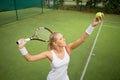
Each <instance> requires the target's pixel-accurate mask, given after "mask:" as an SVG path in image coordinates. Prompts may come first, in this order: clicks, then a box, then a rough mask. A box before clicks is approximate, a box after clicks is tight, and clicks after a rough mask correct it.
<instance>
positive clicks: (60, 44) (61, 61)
mask: <svg viewBox="0 0 120 80" xmlns="http://www.w3.org/2000/svg"><path fill="white" fill-rule="evenodd" d="M102 19H103V18H98V19H95V20H94V21H93V23H92V24H91V25H90V26H89V27H88V28H87V29H86V31H85V32H84V33H83V35H82V36H81V37H80V38H79V39H78V40H76V41H74V42H72V43H70V44H68V45H67V44H66V41H65V39H64V37H63V35H62V34H61V33H59V32H54V33H53V34H51V35H50V38H49V44H48V50H47V51H45V52H42V53H39V54H37V55H31V54H30V53H29V52H28V51H27V49H26V48H25V44H26V43H27V41H25V39H19V41H20V43H21V44H19V45H18V47H19V50H20V52H21V53H22V55H23V56H24V58H25V59H26V60H27V61H36V60H41V59H45V58H48V59H49V60H50V65H51V68H52V69H51V71H50V72H49V74H48V76H47V80H69V77H68V74H67V69H68V64H69V61H70V52H71V51H72V50H73V49H75V48H77V47H78V46H79V45H81V44H82V43H83V42H84V41H85V40H86V39H87V38H88V36H89V35H90V34H91V33H92V32H93V30H94V28H95V26H96V25H98V24H100V23H101V21H102Z"/></svg>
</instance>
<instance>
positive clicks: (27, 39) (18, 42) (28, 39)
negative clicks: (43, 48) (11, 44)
mask: <svg viewBox="0 0 120 80" xmlns="http://www.w3.org/2000/svg"><path fill="white" fill-rule="evenodd" d="M30 40H31V39H30V38H26V39H25V41H30ZM20 43H21V42H20V41H17V42H16V44H20Z"/></svg>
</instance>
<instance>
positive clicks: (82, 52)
mask: <svg viewBox="0 0 120 80" xmlns="http://www.w3.org/2000/svg"><path fill="white" fill-rule="evenodd" d="M8 14H9V12H8ZM9 16H10V14H9ZM3 17H5V16H3ZM94 17H95V13H87V12H76V11H63V10H50V11H48V12H45V13H43V14H37V15H34V16H30V17H27V18H24V19H20V20H18V21H12V22H10V23H7V24H3V25H0V51H1V52H0V80H46V76H47V74H48V72H49V71H50V63H49V60H48V59H44V60H41V61H36V62H27V61H26V60H25V59H24V57H23V56H22V55H21V53H20V52H19V50H18V47H17V45H16V41H17V40H18V39H20V38H27V37H29V36H31V35H32V34H33V33H34V30H35V29H36V28H37V27H42V26H45V27H48V28H50V29H51V30H53V31H55V32H61V33H62V34H63V35H64V37H65V39H66V41H67V43H70V42H72V41H75V40H77V39H78V38H79V37H80V36H81V35H82V34H83V33H84V32H85V30H86V28H87V27H88V26H89V25H90V24H91V23H92V21H93V19H94ZM99 26H100V25H98V26H97V27H96V28H95V30H94V32H93V33H92V35H90V36H89V38H88V39H87V40H86V41H85V43H83V44H82V45H81V46H79V47H78V48H77V49H75V50H73V51H72V53H71V60H70V64H69V68H68V75H69V77H70V80H80V77H81V75H82V71H83V69H84V67H85V64H86V61H87V59H88V56H89V53H90V51H91V48H92V44H93V43H94V39H95V37H96V34H97V33H98V28H99ZM119 34H120V15H110V14H105V18H104V21H103V25H102V29H101V31H100V34H99V37H98V39H97V42H96V45H95V48H94V50H93V54H94V55H92V56H91V60H90V62H89V65H88V68H87V70H86V73H85V76H84V80H120V36H119ZM26 48H27V49H28V51H29V52H30V53H31V54H32V55H35V54H38V53H40V52H42V51H45V50H47V43H42V42H39V41H30V42H28V43H27V45H26Z"/></svg>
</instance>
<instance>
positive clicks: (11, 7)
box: [0, 0, 57, 25]
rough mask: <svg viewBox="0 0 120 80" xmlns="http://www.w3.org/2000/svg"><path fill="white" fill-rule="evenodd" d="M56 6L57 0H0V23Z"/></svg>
mask: <svg viewBox="0 0 120 80" xmlns="http://www.w3.org/2000/svg"><path fill="white" fill-rule="evenodd" d="M56 8H57V0H1V1H0V25H1V24H4V23H8V22H11V21H15V20H19V19H23V18H26V17H30V16H33V15H37V14H40V13H43V12H46V11H49V10H51V9H56Z"/></svg>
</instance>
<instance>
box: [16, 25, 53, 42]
mask: <svg viewBox="0 0 120 80" xmlns="http://www.w3.org/2000/svg"><path fill="white" fill-rule="evenodd" d="M52 33H53V32H52V31H51V30H50V29H49V28H47V27H38V28H37V29H36V30H35V33H34V34H33V35H32V36H31V37H29V38H26V39H25V40H26V41H31V40H38V41H42V42H49V36H50V34H52ZM16 43H17V44H20V41H17V42H16Z"/></svg>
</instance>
